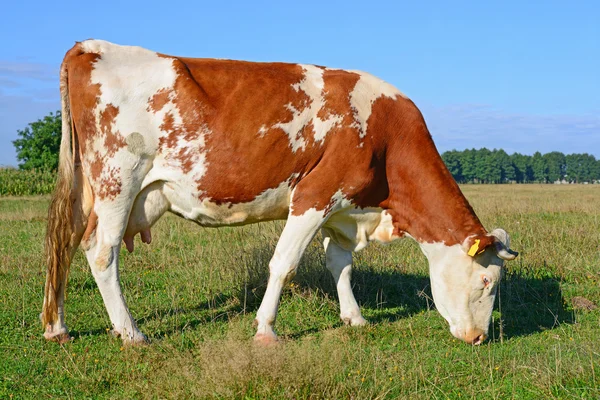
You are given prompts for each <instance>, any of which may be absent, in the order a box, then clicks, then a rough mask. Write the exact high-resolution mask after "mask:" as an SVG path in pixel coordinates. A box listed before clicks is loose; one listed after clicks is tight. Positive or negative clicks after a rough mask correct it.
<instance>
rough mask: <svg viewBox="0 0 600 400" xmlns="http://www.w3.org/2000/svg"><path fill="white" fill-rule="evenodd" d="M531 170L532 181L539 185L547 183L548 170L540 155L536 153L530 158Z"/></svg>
mask: <svg viewBox="0 0 600 400" xmlns="http://www.w3.org/2000/svg"><path fill="white" fill-rule="evenodd" d="M531 168H532V169H533V180H534V181H536V182H540V183H546V182H548V168H547V167H546V161H545V160H544V157H543V156H542V153H540V152H539V151H536V152H535V153H534V154H533V157H532V158H531Z"/></svg>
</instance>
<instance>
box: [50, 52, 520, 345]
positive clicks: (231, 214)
mask: <svg viewBox="0 0 600 400" xmlns="http://www.w3.org/2000/svg"><path fill="white" fill-rule="evenodd" d="M60 90H61V99H62V111H63V112H62V118H63V123H62V143H61V150H60V163H59V178H58V182H57V189H56V192H55V194H54V197H53V200H52V203H51V206H50V209H49V215H48V217H49V218H48V231H47V235H46V254H47V263H48V275H47V281H46V287H45V299H44V306H43V312H42V320H43V324H44V327H45V334H44V336H45V337H46V338H47V339H52V340H58V341H64V340H68V338H69V336H68V332H67V327H66V326H65V322H64V306H63V303H64V301H63V300H64V294H65V284H66V277H67V272H68V268H69V265H70V261H71V258H72V256H73V254H74V252H75V250H76V248H77V247H78V246H79V245H80V244H81V247H82V248H83V250H84V251H85V254H86V256H87V259H88V262H89V264H90V267H91V270H92V274H93V275H94V278H95V279H96V282H97V284H98V287H99V289H100V293H101V294H102V298H103V299H104V303H105V305H106V308H107V311H108V314H109V316H110V320H111V322H112V325H113V329H114V332H115V333H116V334H118V335H121V337H122V338H123V340H124V341H126V342H140V341H145V340H146V338H145V336H144V335H143V334H142V333H141V332H140V331H139V330H138V328H137V327H136V324H135V322H134V320H133V318H132V317H131V314H130V313H129V310H128V308H127V306H126V304H125V300H124V298H123V295H122V293H121V288H120V283H119V273H118V260H119V250H120V247H121V242H122V241H124V242H125V244H126V246H127V249H128V250H129V251H132V250H133V238H134V236H135V235H136V234H138V233H140V234H141V238H142V241H144V242H146V243H149V242H150V240H151V236H150V228H151V227H152V225H153V224H154V223H155V222H156V221H157V220H158V219H159V218H160V217H161V216H162V215H163V214H164V213H165V212H166V211H171V212H173V213H175V214H178V215H180V216H182V217H184V218H186V219H189V220H192V221H196V222H197V223H199V224H200V225H202V226H211V227H216V226H224V225H242V224H249V223H254V222H260V221H268V220H276V219H287V222H286V224H285V228H284V229H283V232H282V234H281V237H280V239H279V242H278V244H277V247H276V249H275V254H274V255H273V258H272V259H271V262H270V264H269V268H270V276H269V281H268V285H267V290H266V293H265V295H264V298H263V300H262V303H261V305H260V308H259V310H258V313H257V316H256V323H257V332H256V336H255V338H256V339H257V340H259V341H265V342H269V341H273V340H275V339H276V336H275V332H274V330H273V325H274V323H275V317H276V313H277V307H278V304H279V299H280V295H281V291H282V288H283V285H284V283H285V282H286V281H287V280H288V279H290V278H291V277H292V276H293V274H294V272H295V270H296V268H297V266H298V263H299V261H300V258H301V256H302V253H303V252H304V250H305V248H306V246H307V245H308V244H309V242H310V241H311V240H312V238H313V237H314V236H315V235H316V234H317V232H319V230H321V231H322V232H323V237H324V241H323V245H324V247H325V252H326V260H327V261H326V264H327V268H328V269H329V270H330V271H331V273H332V274H333V276H334V278H335V281H336V283H337V290H338V294H339V299H340V308H341V314H340V315H341V318H342V320H343V321H344V322H345V323H347V324H350V325H363V324H365V323H366V321H365V320H364V319H363V317H362V316H361V313H360V309H359V307H358V305H357V303H356V300H355V298H354V295H353V294H352V288H351V284H350V275H351V268H352V252H353V251H358V250H360V249H362V248H364V247H365V246H366V245H367V244H368V243H369V242H370V241H372V240H378V241H381V242H390V241H392V240H394V239H396V238H400V237H403V236H409V237H411V238H413V239H414V240H416V241H417V242H418V243H419V244H420V246H421V249H422V250H423V253H425V255H426V256H427V258H428V260H429V264H430V273H431V283H432V292H433V297H434V300H435V303H436V305H437V308H438V310H439V311H440V313H441V314H442V315H443V316H444V318H445V319H446V320H447V321H448V322H449V324H450V328H451V332H452V334H453V335H454V336H456V337H457V338H460V339H462V340H464V341H466V342H469V343H474V344H478V343H481V342H482V341H483V340H484V339H485V337H486V334H487V331H488V325H489V322H490V318H491V313H492V308H493V303H494V296H495V292H496V288H497V285H498V282H499V280H500V276H501V266H502V264H503V260H511V259H513V258H514V257H515V255H516V253H514V252H511V251H510V250H509V239H508V235H507V234H506V232H504V231H503V230H495V231H493V232H491V233H488V232H487V231H486V230H485V228H484V227H483V226H482V225H481V223H480V221H479V219H478V218H477V216H476V215H475V214H474V212H473V210H472V208H471V207H470V206H469V203H468V202H467V200H466V199H465V197H464V196H463V195H462V193H461V192H460V190H459V188H458V186H457V185H456V183H455V182H454V180H453V179H452V176H451V175H450V173H449V172H448V170H447V169H446V167H445V166H444V164H443V162H442V160H441V158H440V156H439V154H438V152H437V150H436V148H435V146H434V144H433V141H432V139H431V136H430V134H429V132H428V130H427V126H426V125H425V121H424V120H423V117H422V116H421V113H420V112H419V110H418V109H417V107H416V106H415V105H414V104H413V103H412V102H411V101H410V100H409V99H408V98H407V97H406V96H404V95H403V94H402V93H401V92H399V91H398V90H397V89H396V88H394V87H393V86H392V85H390V84H388V83H385V82H383V81H382V80H380V79H378V78H376V77H374V76H372V75H369V74H366V73H363V72H358V71H345V70H339V69H330V68H324V67H319V66H314V65H300V64H284V63H251V62H244V61H230V60H214V59H195V58H183V57H172V56H167V55H164V54H159V53H155V52H153V51H149V50H146V49H143V48H139V47H129V46H118V45H115V44H112V43H108V42H105V41H100V40H87V41H84V42H81V43H77V44H76V45H75V46H74V47H73V48H72V49H71V50H69V51H68V52H67V54H66V56H65V58H64V61H63V63H62V67H61V75H60ZM399 290H401V288H399Z"/></svg>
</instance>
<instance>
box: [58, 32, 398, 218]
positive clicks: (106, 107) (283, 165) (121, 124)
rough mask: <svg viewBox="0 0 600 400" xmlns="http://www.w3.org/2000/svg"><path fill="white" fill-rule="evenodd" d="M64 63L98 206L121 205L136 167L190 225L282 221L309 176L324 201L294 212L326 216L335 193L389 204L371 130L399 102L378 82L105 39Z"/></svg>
mask: <svg viewBox="0 0 600 400" xmlns="http://www.w3.org/2000/svg"><path fill="white" fill-rule="evenodd" d="M67 58H70V60H69V63H70V65H71V64H72V68H69V75H70V77H69V87H70V92H71V99H72V104H73V107H72V109H73V114H74V121H75V125H76V128H77V132H78V134H79V135H80V137H79V141H80V148H81V155H82V162H83V168H84V170H85V172H86V173H87V174H88V176H89V177H90V180H91V183H92V186H93V187H95V189H96V190H95V195H96V196H100V197H110V196H113V195H114V191H115V190H113V189H114V188H118V187H119V185H122V184H123V178H122V177H119V173H120V171H119V169H120V165H121V164H122V163H123V160H126V159H128V158H131V157H142V158H143V159H146V160H150V162H149V163H147V165H148V167H147V168H145V169H146V170H143V171H138V174H140V176H141V178H140V179H143V184H142V188H143V187H147V186H149V185H151V184H153V183H154V182H165V183H166V186H167V188H170V189H171V191H172V192H173V194H174V196H175V197H177V199H175V201H177V202H185V203H186V204H185V208H186V209H187V210H188V211H187V213H188V214H190V215H189V216H190V217H194V216H195V217H196V219H197V220H199V219H201V218H199V217H198V216H199V215H200V214H202V213H203V211H202V210H212V211H210V212H208V211H207V212H208V213H209V214H211V215H212V216H211V217H210V218H205V219H204V220H202V221H200V222H204V223H207V224H218V223H219V219H224V221H223V222H225V223H245V222H254V221H257V220H263V219H274V218H285V216H286V215H287V212H288V207H289V204H290V202H291V201H292V199H291V197H292V190H293V189H294V188H296V187H297V186H298V184H299V183H300V182H301V181H303V180H306V179H307V177H313V178H312V179H311V180H309V182H308V183H307V184H305V186H306V188H304V189H303V190H304V191H305V192H310V191H315V192H316V191H320V192H323V193H325V195H324V196H323V200H316V199H315V198H314V197H313V196H303V197H302V198H299V199H298V200H297V201H296V204H295V205H294V208H295V211H296V212H302V211H303V210H306V209H308V208H311V207H314V208H317V209H318V208H325V207H327V202H328V201H329V200H328V198H330V197H331V196H332V195H334V194H335V193H337V192H339V193H341V196H343V197H344V198H346V199H349V200H350V201H353V200H354V202H355V203H357V204H360V205H361V206H377V205H378V204H379V203H380V202H381V201H383V200H384V199H385V197H386V196H387V183H386V181H385V171H384V169H385V163H384V155H385V145H386V142H385V138H384V136H385V133H382V132H375V131H374V130H373V129H369V125H368V124H369V118H370V117H371V115H372V111H373V110H372V108H373V105H374V103H375V100H376V99H378V98H389V99H390V100H393V101H395V100H396V99H401V98H402V96H401V94H400V93H399V92H398V91H396V90H395V89H394V88H393V87H392V86H391V85H388V84H386V83H384V82H383V81H381V80H379V79H377V78H374V77H372V76H371V75H368V74H364V73H360V72H352V71H344V70H336V69H327V68H323V67H318V66H313V65H300V64H285V63H251V62H242V61H231V60H212V59H191V58H178V57H172V56H167V55H163V54H158V53H154V52H151V51H149V50H145V49H141V48H137V47H127V46H117V45H114V44H110V43H107V42H102V41H85V42H82V43H80V44H78V45H77V46H76V47H75V48H74V49H73V50H71V51H70V52H69V53H68V55H67ZM107 188H108V189H107ZM111 188H112V189H111ZM181 197H185V199H181ZM258 203H260V204H258ZM244 205H250V208H248V207H244ZM222 207H227V208H228V209H229V210H230V211H228V212H226V213H225V215H226V216H225V217H224V216H222V215H221V213H220V211H216V210H219V209H220V208H222ZM235 207H237V208H242V209H245V211H244V212H234V211H231V209H232V208H235ZM192 209H195V211H194V212H192V211H191V210H192ZM177 211H178V212H179V213H181V214H186V212H183V210H181V209H180V210H177ZM252 214H255V215H252ZM225 220H227V221H225ZM232 221H233V222H232Z"/></svg>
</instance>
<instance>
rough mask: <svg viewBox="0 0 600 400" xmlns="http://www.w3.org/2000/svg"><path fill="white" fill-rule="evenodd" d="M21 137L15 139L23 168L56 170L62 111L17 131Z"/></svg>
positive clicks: (18, 157) (20, 166)
mask: <svg viewBox="0 0 600 400" xmlns="http://www.w3.org/2000/svg"><path fill="white" fill-rule="evenodd" d="M17 134H18V135H19V136H20V138H19V139H17V140H15V141H13V145H14V146H15V149H16V151H17V160H19V168H21V169H39V170H43V171H52V170H55V169H56V168H57V166H58V150H59V148H60V137H61V116H60V111H57V112H56V114H53V113H50V114H49V115H47V116H45V117H44V118H43V119H39V120H37V121H36V122H32V123H30V124H29V126H28V127H26V128H25V129H23V130H19V131H17Z"/></svg>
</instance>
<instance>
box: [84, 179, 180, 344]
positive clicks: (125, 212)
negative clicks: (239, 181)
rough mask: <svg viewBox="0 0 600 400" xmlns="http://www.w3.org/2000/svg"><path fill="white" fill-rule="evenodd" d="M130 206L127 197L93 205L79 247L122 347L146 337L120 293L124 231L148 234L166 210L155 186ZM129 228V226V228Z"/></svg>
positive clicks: (142, 341)
mask: <svg viewBox="0 0 600 400" xmlns="http://www.w3.org/2000/svg"><path fill="white" fill-rule="evenodd" d="M131 203H133V202H132V201H130V200H128V198H127V197H121V198H118V199H116V200H115V201H105V202H100V203H99V204H96V207H95V210H94V213H93V214H92V219H93V220H92V221H90V223H89V224H88V227H87V230H86V232H85V234H84V238H83V242H82V247H83V248H84V250H85V253H86V256H87V259H88V262H89V264H90V267H91V270H92V274H93V276H94V278H95V280H96V283H97V285H98V289H99V290H100V294H101V295H102V299H103V300H104V304H105V306H106V310H107V312H108V315H109V317H110V321H111V323H112V326H113V333H114V334H115V335H117V336H120V337H121V338H122V339H123V341H124V342H125V343H144V342H146V341H147V339H146V336H144V334H142V333H141V332H140V331H139V330H138V328H137V326H136V323H135V321H134V319H133V317H132V316H131V313H130V312H129V309H128V308H127V304H126V303H125V299H124V297H123V293H122V291H121V286H120V282H119V251H120V249H121V241H122V239H123V236H124V233H125V231H126V230H127V231H128V232H130V233H131V234H135V233H137V232H139V231H140V230H142V231H143V230H145V229H148V230H149V228H150V227H151V226H152V224H154V222H156V220H157V219H158V218H159V217H160V216H161V215H162V214H163V213H164V212H165V211H166V209H167V208H168V206H167V203H166V200H165V198H164V196H162V193H161V192H160V186H157V185H151V186H149V187H147V188H146V189H145V190H144V191H142V192H141V193H139V194H138V196H137V198H136V200H135V203H134V204H133V206H132V204H131ZM130 210H131V215H130ZM128 224H131V226H130V227H129V228H128Z"/></svg>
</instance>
